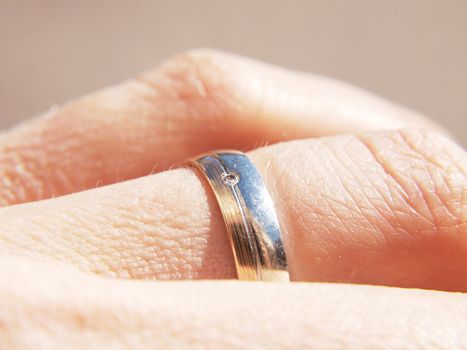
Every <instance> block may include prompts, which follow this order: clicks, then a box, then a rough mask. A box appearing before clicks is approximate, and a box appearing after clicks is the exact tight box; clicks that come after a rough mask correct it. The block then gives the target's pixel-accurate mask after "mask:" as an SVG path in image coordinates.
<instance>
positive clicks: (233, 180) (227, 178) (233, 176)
mask: <svg viewBox="0 0 467 350" xmlns="http://www.w3.org/2000/svg"><path fill="white" fill-rule="evenodd" d="M221 179H222V181H223V182H224V183H225V184H226V185H228V186H235V185H236V184H238V182H239V181H240V176H239V175H238V174H237V173H234V172H230V173H224V174H222V176H221Z"/></svg>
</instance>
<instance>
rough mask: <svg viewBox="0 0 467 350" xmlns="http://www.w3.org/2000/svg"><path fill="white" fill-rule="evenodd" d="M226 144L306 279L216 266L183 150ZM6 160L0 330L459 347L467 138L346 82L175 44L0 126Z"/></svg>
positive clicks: (122, 339)
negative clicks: (63, 101) (77, 94)
mask: <svg viewBox="0 0 467 350" xmlns="http://www.w3.org/2000/svg"><path fill="white" fill-rule="evenodd" d="M331 135H332V136H331ZM294 139H297V140H296V141H289V140H294ZM273 143H277V144H275V145H269V144H273ZM266 144H267V145H269V146H266V147H260V148H258V146H264V145H266ZM220 148H235V149H242V150H253V151H251V152H250V153H249V156H250V158H251V159H252V161H253V162H254V163H255V164H256V166H257V168H258V170H259V171H260V172H261V174H262V176H263V178H264V180H265V182H266V185H267V187H268V189H269V191H270V193H271V195H272V197H273V201H274V203H275V206H276V210H277V212H278V215H279V220H280V223H281V228H282V230H283V234H284V240H285V247H286V252H287V255H288V260H289V265H290V267H289V269H290V273H291V278H292V279H293V280H294V281H302V282H314V283H292V284H274V283H264V284H263V283H240V282H235V281H228V282H227V281H224V282H221V281H212V280H214V279H234V278H235V277H236V276H235V269H234V264H233V257H232V253H231V249H230V246H229V244H228V240H227V233H226V231H225V227H224V224H223V221H222V218H221V214H220V211H219V208H218V206H217V203H216V201H215V199H214V197H213V194H212V192H211V190H210V189H209V187H208V186H207V184H206V183H205V181H204V180H203V179H202V177H200V176H199V174H197V173H195V172H194V171H193V170H191V169H186V168H178V166H177V165H178V164H180V162H182V161H183V160H184V159H187V158H189V157H192V156H195V155H196V154H198V153H202V152H205V151H208V150H213V149H220ZM170 169H171V170H170ZM0 174H2V176H1V177H0V178H1V183H0V201H1V204H2V205H3V206H4V208H2V209H0V256H1V258H0V259H1V260H2V261H1V263H0V277H1V279H0V310H1V311H0V345H2V343H3V344H5V346H3V347H5V348H30V347H34V348H47V349H50V348H102V347H109V346H114V347H123V348H155V347H156V348H157V347H159V348H206V349H209V348H213V349H219V348H226V349H229V348H251V346H252V344H254V345H255V346H256V347H257V348H259V349H262V348H264V349H271V348H284V349H288V348H290V349H299V348H316V349H322V348H342V347H346V348H355V349H362V348H371V349H374V348H380V349H386V348H387V349H393V348H446V349H454V348H463V347H467V336H466V335H465V334H467V333H466V331H465V330H466V329H467V316H465V315H467V312H466V311H467V310H466V309H467V299H466V296H465V295H464V294H462V293H459V292H465V291H467V279H466V277H465V276H466V272H467V261H466V259H467V258H466V257H467V243H466V235H467V230H466V216H467V210H466V208H467V203H466V193H467V186H466V184H467V181H466V174H467V158H466V154H465V152H464V150H463V149H462V148H460V147H459V146H458V145H456V144H455V143H454V142H453V141H451V140H450V139H449V136H446V135H445V132H444V131H443V130H442V129H441V128H439V127H438V126H436V125H434V124H433V123H432V122H430V121H428V119H425V118H424V117H423V116H420V115H419V114H417V113H416V112H413V111H410V110H408V109H406V108H403V107H399V106H396V105H394V104H392V103H389V102H387V101H385V100H382V99H380V98H378V97H376V96H374V95H371V94H369V93H367V92H364V91H361V90H359V89H356V88H353V87H351V86H348V85H346V84H343V83H340V82H337V81H333V80H329V79H327V78H322V77H316V76H311V75H305V74H302V73H296V72H290V71H287V70H284V69H280V68H276V67H272V66H269V65H265V64H262V63H258V62H254V61H251V60H248V59H244V58H239V57H234V56H232V55H228V54H225V53H219V52H215V51H209V50H197V51H193V52H188V53H184V54H182V55H179V56H177V57H175V58H173V59H171V60H169V61H167V62H165V63H164V64H162V65H161V66H159V67H158V68H156V69H155V70H153V71H150V72H148V73H145V74H143V75H142V76H140V77H138V78H136V79H134V80H131V81H129V82H126V83H123V84H121V85H119V86H116V87H112V88H110V89H106V90H103V91H99V92H97V93H95V94H93V95H89V96H86V97H84V98H82V99H79V100H76V101H73V102H71V103H69V104H67V105H66V106H64V107H62V108H60V109H57V110H53V111H49V112H47V113H46V114H45V115H43V116H41V117H39V118H36V119H34V120H32V121H30V122H28V123H26V124H24V125H21V126H19V127H17V128H15V129H13V130H10V131H7V132H5V133H4V134H3V135H2V137H1V139H0ZM148 175H149V176H148ZM132 178H137V179H135V180H131V181H124V182H121V181H123V180H128V179H132ZM113 183H114V184H113ZM110 184H113V185H110ZM101 185H109V186H104V187H100V186H101ZM96 187H100V188H96ZM82 190H87V191H83V192H80V191H82ZM48 198H51V199H48ZM45 199H48V200H45ZM38 200H40V201H38ZM109 277H110V278H109ZM191 279H203V280H207V279H208V280H211V281H202V282H193V281H192V282H190V281H186V280H191ZM141 280H158V281H157V282H156V281H141ZM161 280H184V281H178V282H174V281H172V282H163V281H161ZM320 282H321V283H320ZM324 282H333V283H324ZM350 283H351V284H350ZM354 284H365V285H354ZM370 285H373V286H370ZM374 285H381V286H378V287H377V286H374ZM383 286H385V287H383ZM394 287H399V288H394ZM407 288H421V289H423V290H421V289H420V290H416V289H407ZM456 292H457V293H456ZM245 295H248V298H246V297H245ZM258 310H262V311H261V312H258ZM0 347H1V346H0Z"/></svg>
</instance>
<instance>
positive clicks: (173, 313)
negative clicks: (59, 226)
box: [0, 261, 467, 349]
mask: <svg viewBox="0 0 467 350" xmlns="http://www.w3.org/2000/svg"><path fill="white" fill-rule="evenodd" d="M6 267H8V268H6ZM0 276H2V278H1V281H0V310H2V312H1V313H0V320H1V324H2V327H1V328H0V343H1V344H2V345H3V347H4V348H8V349H10V348H11V349H13V348H14V349H16V348H18V349H19V348H46V349H63V348H67V349H73V348H76V349H102V348H109V347H118V348H119V349H126V348H129V349H154V348H161V349H185V348H190V349H191V348H197V349H198V348H199V349H251V348H252V347H254V348H255V349H324V348H325V349H342V348H345V349H396V348H397V349H405V348H407V349H409V348H410V349H413V348H420V349H427V348H436V349H461V348H463V347H464V346H465V344H466V343H467V333H466V332H465V330H466V329H467V317H466V315H467V296H466V295H463V294H457V293H445V292H434V291H423V290H414V289H412V290H408V289H406V290H404V289H396V288H384V287H370V286H355V285H339V284H272V283H269V284H268V283H266V284H263V283H239V282H171V283H162V282H154V283H147V282H146V283H144V282H128V281H115V280H101V279H98V278H95V277H94V278H93V277H89V276H83V275H81V274H79V273H73V272H69V271H60V270H58V271H57V269H54V268H50V267H47V268H46V269H42V268H39V267H38V266H37V265H34V266H31V265H27V266H24V265H21V264H16V263H15V264H10V266H8V265H6V264H5V261H2V264H0ZM7 281H8V282H7ZM246 296H247V297H246Z"/></svg>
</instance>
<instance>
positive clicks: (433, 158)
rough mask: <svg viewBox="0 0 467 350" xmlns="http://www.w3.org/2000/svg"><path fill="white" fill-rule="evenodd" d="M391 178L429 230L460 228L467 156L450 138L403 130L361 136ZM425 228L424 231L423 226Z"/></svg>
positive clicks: (425, 132) (463, 216) (410, 207)
mask: <svg viewBox="0 0 467 350" xmlns="http://www.w3.org/2000/svg"><path fill="white" fill-rule="evenodd" d="M360 139H361V140H362V142H363V143H364V144H365V145H366V147H367V148H368V150H369V151H370V153H371V154H372V155H373V157H374V159H375V161H376V162H377V163H379V164H380V165H381V168H382V170H383V171H384V175H385V176H386V178H387V181H389V182H390V184H392V186H393V187H394V188H396V189H397V190H398V192H399V194H400V196H401V197H402V198H403V199H404V201H405V202H406V204H407V211H409V212H413V213H415V214H416V215H415V217H416V218H417V219H418V220H417V221H418V222H419V223H420V224H421V223H422V221H423V222H425V223H426V224H423V225H421V227H426V229H428V231H433V229H434V230H437V231H441V232H460V231H461V230H462V229H463V228H464V229H465V227H464V223H465V210H462V208H463V207H465V205H466V203H465V188H466V168H465V166H466V156H465V153H464V152H463V151H462V149H460V147H458V146H457V145H455V144H454V143H453V142H452V141H450V140H449V139H447V138H446V137H444V136H442V135H440V134H438V133H436V132H433V131H429V130H416V129H403V130H398V131H392V132H387V133H384V134H381V133H376V134H373V135H367V136H361V137H360ZM422 232H423V230H422Z"/></svg>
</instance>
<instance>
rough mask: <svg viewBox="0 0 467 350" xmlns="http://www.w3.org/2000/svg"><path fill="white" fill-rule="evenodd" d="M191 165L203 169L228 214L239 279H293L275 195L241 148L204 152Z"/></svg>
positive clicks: (225, 217)
mask: <svg viewBox="0 0 467 350" xmlns="http://www.w3.org/2000/svg"><path fill="white" fill-rule="evenodd" d="M190 164H191V165H192V166H194V167H196V168H197V169H199V170H201V172H202V173H203V174H204V176H205V177H206V178H207V180H208V182H209V184H210V186H211V188H212V189H213V191H214V193H215V196H216V198H217V201H218V203H219V206H220V209H221V212H222V215H223V217H224V221H225V225H226V228H227V232H228V234H229V239H230V243H231V245H232V250H233V253H234V258H235V263H236V267H237V273H238V278H239V279H240V280H257V281H289V273H288V268H287V259H286V256H285V251H284V245H283V241H282V235H281V232H280V228H279V222H278V220H277V215H276V211H275V209H274V206H273V203H272V200H271V197H270V195H269V193H268V191H267V189H266V186H265V185H264V183H263V180H262V178H261V176H260V174H259V173H258V171H257V170H256V168H255V166H254V165H253V163H252V162H251V161H250V160H249V159H248V157H247V156H246V155H245V154H243V153H241V152H237V151H220V152H216V153H211V154H206V155H203V156H201V157H199V158H197V159H195V160H193V161H191V162H190Z"/></svg>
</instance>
